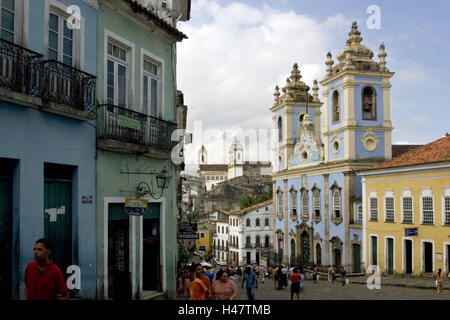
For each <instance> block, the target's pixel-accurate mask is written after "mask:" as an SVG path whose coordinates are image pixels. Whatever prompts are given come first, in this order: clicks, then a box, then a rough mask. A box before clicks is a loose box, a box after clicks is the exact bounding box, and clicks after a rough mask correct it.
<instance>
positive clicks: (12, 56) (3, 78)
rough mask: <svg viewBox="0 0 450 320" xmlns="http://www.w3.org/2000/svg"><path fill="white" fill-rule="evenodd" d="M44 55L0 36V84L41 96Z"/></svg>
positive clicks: (17, 90) (24, 92) (20, 91)
mask: <svg viewBox="0 0 450 320" xmlns="http://www.w3.org/2000/svg"><path fill="white" fill-rule="evenodd" d="M41 66H42V55H41V54H39V53H36V52H34V51H31V50H28V49H25V48H23V47H21V46H19V45H16V44H14V43H12V42H9V41H7V40H4V39H1V38H0V86H2V87H6V88H9V89H12V90H14V91H16V92H19V93H23V94H27V95H30V96H34V97H40V96H41V75H42V73H41V70H42V69H41Z"/></svg>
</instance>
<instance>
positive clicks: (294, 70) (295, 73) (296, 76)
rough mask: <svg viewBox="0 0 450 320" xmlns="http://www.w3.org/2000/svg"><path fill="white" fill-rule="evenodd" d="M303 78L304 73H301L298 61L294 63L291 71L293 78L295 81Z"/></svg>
mask: <svg viewBox="0 0 450 320" xmlns="http://www.w3.org/2000/svg"><path fill="white" fill-rule="evenodd" d="M301 78H302V75H301V74H300V70H299V69H298V64H297V62H296V63H294V66H293V67H292V71H291V80H292V81H293V82H294V83H295V82H297V81H299V80H300V79H301Z"/></svg>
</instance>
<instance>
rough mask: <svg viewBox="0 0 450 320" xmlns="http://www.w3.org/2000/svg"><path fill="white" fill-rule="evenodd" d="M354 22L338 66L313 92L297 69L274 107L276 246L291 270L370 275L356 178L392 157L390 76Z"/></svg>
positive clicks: (382, 59)
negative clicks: (307, 268) (315, 268)
mask: <svg viewBox="0 0 450 320" xmlns="http://www.w3.org/2000/svg"><path fill="white" fill-rule="evenodd" d="M361 42H362V37H361V33H360V31H359V30H358V26H357V24H356V22H354V23H353V25H352V28H351V31H350V33H349V37H348V39H347V42H346V46H345V48H344V49H343V50H342V51H341V52H340V53H339V54H338V55H337V59H338V62H337V63H336V64H335V63H334V61H333V59H332V56H331V53H328V55H327V60H326V63H325V64H326V66H327V69H326V76H325V78H324V79H323V80H322V81H321V82H320V85H321V86H322V87H323V102H321V101H320V100H319V95H318V91H319V87H318V82H317V80H316V81H314V85H313V86H312V95H311V94H310V93H309V90H310V87H309V86H308V85H306V84H305V83H304V82H303V81H301V74H300V70H299V68H298V65H297V64H294V67H293V70H292V72H291V75H290V77H289V78H288V79H287V80H286V85H285V87H283V88H282V90H281V91H282V92H280V89H279V88H278V86H277V87H276V88H275V93H274V96H275V103H274V105H273V107H272V108H271V109H270V111H271V112H272V119H273V126H274V128H275V129H276V130H277V132H278V136H277V137H276V141H274V145H273V161H272V163H273V165H274V175H273V178H272V179H273V184H274V188H273V191H274V204H273V225H274V238H273V239H274V247H275V252H276V253H277V254H278V256H279V257H281V258H280V260H282V261H283V262H284V263H289V264H302V265H304V266H306V265H308V264H313V263H314V264H317V265H322V266H327V265H335V266H336V267H338V268H340V267H341V266H344V267H345V268H346V270H347V272H351V273H362V272H364V270H365V266H364V261H363V257H362V253H363V251H362V250H363V245H364V244H363V231H362V222H363V218H362V205H361V196H362V194H361V177H360V176H358V175H357V173H356V172H358V171H361V170H364V169H367V168H371V167H373V166H374V165H375V164H376V163H379V162H382V161H385V160H386V159H390V158H391V157H392V144H391V131H392V124H391V120H390V88H391V84H390V78H391V77H392V76H393V75H394V73H393V72H390V71H389V70H388V69H387V68H386V61H385V58H386V52H385V47H384V45H383V44H382V45H381V46H380V49H379V53H378V57H379V61H375V60H374V59H373V57H374V54H373V52H372V51H371V50H370V49H369V48H367V47H366V46H364V45H363V44H361Z"/></svg>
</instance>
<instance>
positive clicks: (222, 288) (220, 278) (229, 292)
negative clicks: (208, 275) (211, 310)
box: [212, 270, 238, 300]
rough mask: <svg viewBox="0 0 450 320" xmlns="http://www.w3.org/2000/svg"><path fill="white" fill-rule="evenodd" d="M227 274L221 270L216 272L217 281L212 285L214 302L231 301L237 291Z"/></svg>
mask: <svg viewBox="0 0 450 320" xmlns="http://www.w3.org/2000/svg"><path fill="white" fill-rule="evenodd" d="M229 277H230V275H229V274H228V272H226V271H224V270H221V271H219V272H217V278H216V279H217V280H216V281H214V283H213V285H212V295H213V299H215V300H233V299H234V298H235V297H236V296H237V294H238V289H237V286H236V284H235V283H234V281H233V280H230V278H229Z"/></svg>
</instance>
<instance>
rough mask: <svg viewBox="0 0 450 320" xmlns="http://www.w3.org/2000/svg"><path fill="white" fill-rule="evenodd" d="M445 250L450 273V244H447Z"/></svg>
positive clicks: (449, 272) (446, 264)
mask: <svg viewBox="0 0 450 320" xmlns="http://www.w3.org/2000/svg"><path fill="white" fill-rule="evenodd" d="M445 251H446V255H445V256H446V257H447V259H446V261H445V266H446V268H447V269H446V273H447V274H450V244H447V245H445Z"/></svg>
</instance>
